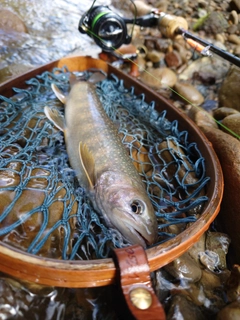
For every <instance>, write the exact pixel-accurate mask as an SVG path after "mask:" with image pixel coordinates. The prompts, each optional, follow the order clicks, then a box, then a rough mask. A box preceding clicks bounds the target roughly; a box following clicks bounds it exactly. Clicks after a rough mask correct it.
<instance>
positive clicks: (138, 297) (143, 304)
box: [129, 288, 152, 310]
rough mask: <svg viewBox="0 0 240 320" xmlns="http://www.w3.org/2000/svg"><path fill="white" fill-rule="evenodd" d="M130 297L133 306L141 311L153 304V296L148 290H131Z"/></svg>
mask: <svg viewBox="0 0 240 320" xmlns="http://www.w3.org/2000/svg"><path fill="white" fill-rule="evenodd" d="M129 295H130V299H131V302H132V304H133V305H134V306H135V307H136V308H138V309H140V310H146V309H148V308H149V307H150V306H151V304H152V296H151V293H150V292H149V291H148V290H147V289H144V288H136V289H133V290H131V291H130V293H129Z"/></svg>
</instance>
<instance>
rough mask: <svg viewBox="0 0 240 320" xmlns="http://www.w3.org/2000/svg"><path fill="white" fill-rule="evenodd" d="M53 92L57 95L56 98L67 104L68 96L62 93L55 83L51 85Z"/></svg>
mask: <svg viewBox="0 0 240 320" xmlns="http://www.w3.org/2000/svg"><path fill="white" fill-rule="evenodd" d="M51 88H52V91H53V92H54V93H55V95H56V97H57V98H58V99H59V100H60V101H61V102H62V103H64V104H66V101H67V99H66V96H65V95H64V94H63V93H62V91H61V90H60V89H59V88H58V87H57V86H56V84H55V83H52V84H51Z"/></svg>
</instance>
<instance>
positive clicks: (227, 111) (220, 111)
mask: <svg viewBox="0 0 240 320" xmlns="http://www.w3.org/2000/svg"><path fill="white" fill-rule="evenodd" d="M237 113H239V111H237V110H236V109H233V108H227V107H221V108H217V109H216V110H214V111H213V116H214V118H215V119H216V120H222V119H224V118H226V117H227V116H230V115H232V114H237Z"/></svg>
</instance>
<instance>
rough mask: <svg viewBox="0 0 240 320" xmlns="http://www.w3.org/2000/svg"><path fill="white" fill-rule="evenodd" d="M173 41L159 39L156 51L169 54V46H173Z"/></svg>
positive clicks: (156, 43)
mask: <svg viewBox="0 0 240 320" xmlns="http://www.w3.org/2000/svg"><path fill="white" fill-rule="evenodd" d="M171 44H172V41H171V40H170V39H162V38H158V39H156V42H155V47H156V50H158V51H161V52H167V50H168V48H169V46H171Z"/></svg>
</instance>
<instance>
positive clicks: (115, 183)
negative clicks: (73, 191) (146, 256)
mask: <svg viewBox="0 0 240 320" xmlns="http://www.w3.org/2000/svg"><path fill="white" fill-rule="evenodd" d="M106 176H107V173H106V174H105V175H104V179H103V177H102V179H101V183H99V182H98V185H97V186H96V198H95V199H96V204H97V208H98V209H99V210H100V211H101V212H102V214H103V217H104V218H105V221H106V222H107V224H108V225H109V226H111V227H113V228H115V229H117V230H118V231H119V232H120V233H121V234H122V235H123V237H124V238H125V239H126V240H127V241H129V242H130V243H131V244H140V245H142V246H143V247H144V248H145V247H146V246H147V245H151V244H153V243H154V242H155V241H156V240H157V235H158V226H157V218H156V215H155V211H154V208H153V206H152V203H151V201H150V199H149V197H148V195H147V193H146V191H145V189H144V188H143V187H142V185H140V186H139V187H138V186H137V185H136V183H135V182H134V183H133V181H132V179H131V178H130V177H124V178H123V177H122V176H118V175H117V174H115V175H114V174H111V176H109V177H106Z"/></svg>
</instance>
